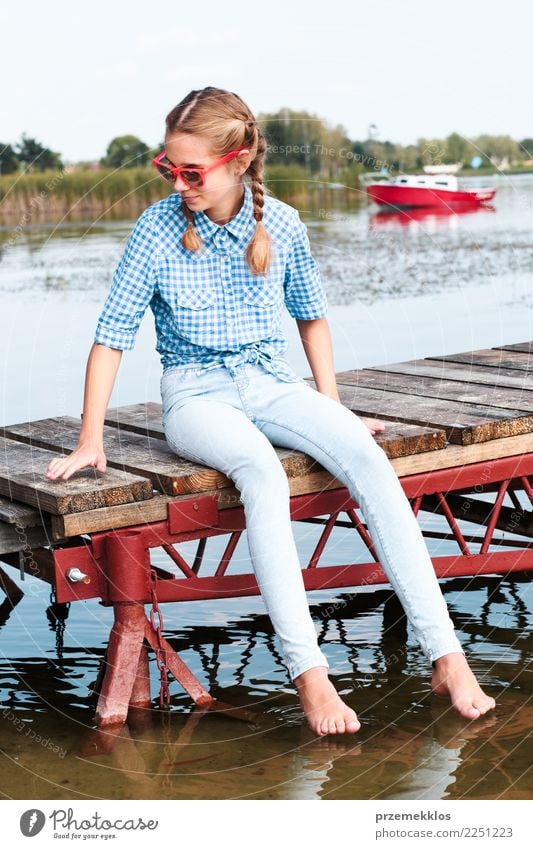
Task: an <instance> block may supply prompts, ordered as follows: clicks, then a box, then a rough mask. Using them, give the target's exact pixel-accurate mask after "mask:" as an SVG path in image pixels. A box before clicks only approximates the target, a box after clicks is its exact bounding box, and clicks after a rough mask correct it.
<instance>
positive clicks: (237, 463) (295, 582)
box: [165, 398, 359, 733]
mask: <svg viewBox="0 0 533 849" xmlns="http://www.w3.org/2000/svg"><path fill="white" fill-rule="evenodd" d="M165 435H166V439H167V442H168V444H169V446H170V447H171V448H172V449H173V450H174V451H175V452H176V453H177V454H179V455H180V456H181V457H184V458H186V459H189V460H193V461H196V462H200V463H203V464H205V465H207V466H210V467H211V468H216V469H219V470H220V471H222V472H224V474H226V475H227V476H228V477H229V478H231V479H232V480H233V481H234V482H235V485H236V486H237V488H238V489H239V490H240V494H241V500H242V502H243V505H244V511H245V516H246V531H247V539H248V545H249V549H250V555H251V559H252V563H253V567H254V571H255V575H256V578H257V582H258V584H259V588H260V590H261V594H262V596H263V599H264V602H265V606H266V609H267V611H268V614H269V616H270V619H271V621H272V625H273V627H274V630H275V631H276V633H277V635H278V637H279V639H280V641H281V647H282V651H283V655H284V658H285V662H286V663H287V666H288V669H289V674H290V676H291V679H294V678H296V677H297V676H299V675H301V673H303V672H305V671H308V670H313V674H314V676H315V677H316V678H317V679H321V680H322V681H325V682H326V684H325V685H324V684H322V688H324V686H327V688H328V692H329V697H328V707H327V709H326V710H324V707H323V705H321V708H320V712H319V713H318V714H317V713H315V714H314V715H312V712H313V705H311V704H310V703H307V702H305V703H304V701H303V700H302V705H303V707H304V710H306V706H307V710H306V715H307V719H308V721H309V723H310V725H311V727H312V728H314V730H316V731H317V733H321V732H320V729H319V727H318V726H319V723H321V722H322V721H323V720H324V717H326V718H327V720H328V723H329V721H330V720H331V717H332V716H334V717H335V719H334V720H331V721H332V729H331V730H332V731H335V730H337V726H338V730H341V731H345V730H349V731H357V730H358V728H359V722H358V721H357V718H356V715H355V713H354V712H353V711H352V710H351V709H350V708H348V707H347V706H346V705H345V704H344V702H342V701H341V699H340V698H339V696H338V695H337V693H336V691H335V690H334V688H333V686H332V685H331V684H330V683H329V680H328V678H327V668H328V666H329V665H328V662H327V660H326V658H325V656H324V655H323V653H322V651H321V650H320V648H319V646H318V642H317V634H316V630H315V626H314V623H313V620H312V618H311V615H310V612H309V606H308V603H307V598H306V594H305V588H304V584H303V578H302V572H301V566H300V561H299V558H298V552H297V549H296V544H295V541H294V536H293V533H292V526H291V519H290V502H289V485H288V481H287V476H286V474H285V471H284V469H283V466H282V465H281V463H280V462H279V459H278V456H277V454H276V452H275V450H274V448H273V446H272V444H271V443H270V442H269V440H268V439H267V438H266V436H264V435H263V434H262V433H261V432H260V431H259V430H258V428H257V427H255V425H254V424H252V422H251V421H250V420H249V419H248V418H247V416H246V414H245V413H244V412H243V411H241V410H239V409H235V408H234V407H233V406H231V405H230V404H228V403H221V402H218V401H214V400H205V399H202V398H195V399H193V400H188V401H186V402H185V403H184V404H182V406H181V407H180V409H179V410H175V411H173V412H170V413H169V414H168V415H167V416H166V418H165ZM319 667H322V669H320V668H319Z"/></svg>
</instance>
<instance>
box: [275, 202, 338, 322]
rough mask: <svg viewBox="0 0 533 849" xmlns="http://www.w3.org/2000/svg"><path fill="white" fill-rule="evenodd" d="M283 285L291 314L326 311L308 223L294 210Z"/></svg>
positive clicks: (305, 316) (304, 315) (304, 316)
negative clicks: (291, 235)
mask: <svg viewBox="0 0 533 849" xmlns="http://www.w3.org/2000/svg"><path fill="white" fill-rule="evenodd" d="M284 286H285V306H286V307H287V310H288V312H289V314H290V315H291V316H292V317H293V318H296V319H301V320H304V321H306V320H311V319H314V318H323V317H324V316H325V315H326V313H327V310H328V302H327V297H326V293H325V291H324V288H323V285H322V278H321V274H320V269H319V268H318V265H317V264H316V262H315V259H314V257H313V255H312V253H311V246H310V244H309V236H308V235H307V227H306V226H305V224H304V223H303V221H302V220H301V218H300V214H299V212H298V211H297V210H295V217H294V230H293V237H292V248H291V251H290V254H289V257H288V262H287V267H286V272H285V283H284Z"/></svg>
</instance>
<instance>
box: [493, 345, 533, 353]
mask: <svg viewBox="0 0 533 849" xmlns="http://www.w3.org/2000/svg"><path fill="white" fill-rule="evenodd" d="M493 350H494V351H519V352H521V353H523V354H533V342H515V343H514V345H496V346H494V348H493Z"/></svg>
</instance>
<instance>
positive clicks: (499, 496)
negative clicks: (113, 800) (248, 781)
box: [54, 453, 533, 725]
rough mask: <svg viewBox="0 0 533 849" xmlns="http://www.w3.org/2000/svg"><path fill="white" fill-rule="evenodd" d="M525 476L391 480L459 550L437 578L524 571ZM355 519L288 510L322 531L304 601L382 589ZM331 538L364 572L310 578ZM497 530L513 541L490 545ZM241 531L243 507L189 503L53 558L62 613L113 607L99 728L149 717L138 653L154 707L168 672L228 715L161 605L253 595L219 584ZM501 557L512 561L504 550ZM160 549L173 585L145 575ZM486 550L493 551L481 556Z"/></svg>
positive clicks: (318, 510) (248, 589)
mask: <svg viewBox="0 0 533 849" xmlns="http://www.w3.org/2000/svg"><path fill="white" fill-rule="evenodd" d="M531 474H533V453H530V454H523V455H520V456H515V457H508V458H501V459H497V460H491V461H487V462H485V463H479V464H472V465H469V466H462V467H457V468H452V469H443V470H438V471H435V472H428V473H424V474H417V475H411V476H408V477H403V478H401V479H400V480H401V484H402V486H403V488H404V491H405V493H406V496H407V497H408V498H409V500H410V502H411V506H412V509H413V512H414V513H415V515H417V516H418V515H420V511H422V513H423V512H426V511H428V510H429V511H430V512H437V513H438V514H439V515H441V516H442V517H444V518H445V519H446V521H447V523H448V526H449V528H450V532H449V533H442V532H440V531H439V532H437V531H432V532H424V531H423V532H424V533H425V536H426V537H428V538H440V539H449V540H454V541H455V542H456V543H457V546H458V551H457V553H456V554H450V555H445V556H439V557H433V558H432V562H433V566H434V568H435V572H436V574H437V576H438V577H456V576H467V575H468V576H469V575H475V574H486V573H509V572H513V571H521V570H526V569H533V510H526V509H525V508H523V507H522V504H521V502H520V500H519V498H518V495H517V493H519V492H523V493H524V497H525V498H526V500H527V499H529V502H530V503H531V505H532V506H533V488H532V487H531V484H530V481H529V476H530V475H531ZM484 487H486V491H487V492H495V493H496V496H495V500H494V503H491V502H488V501H486V500H483V499H479V498H478V496H479V495H480V494H486V491H485V489H484ZM454 490H455V493H454ZM511 493H512V496H511ZM506 494H509V498H510V501H511V504H512V505H513V506H512V509H511V508H509V507H504V504H503V503H504V500H505V495H506ZM384 498H386V493H384ZM358 509H359V508H358V505H357V503H356V502H355V501H354V500H353V499H351V497H350V496H349V493H348V492H347V490H346V489H344V488H339V489H335V490H325V491H323V492H320V493H313V494H309V495H300V496H293V497H292V498H291V516H292V519H293V520H294V521H313V522H316V523H320V524H323V525H324V529H323V531H322V533H321V535H320V538H319V541H318V543H317V545H316V547H315V549H314V551H313V553H312V555H311V557H310V560H309V563H308V564H307V566H306V567H305V568H304V569H303V578H304V584H305V586H306V588H307V589H308V590H311V589H312V590H315V589H332V588H346V587H354V586H360V585H374V584H383V583H387V578H386V576H385V574H384V572H383V570H382V568H381V565H380V564H379V561H378V558H377V555H376V552H375V548H374V546H373V543H372V540H371V538H370V534H369V531H368V528H367V527H366V525H365V524H364V523H363V522H362V521H361V519H360V518H359V516H358V515H357V512H356V510H358ZM342 513H345V514H346V515H347V517H348V521H343V520H341V519H340V518H339V516H340V514H342ZM317 517H327V518H317ZM459 521H467V522H469V523H471V522H474V523H475V524H477V525H478V526H479V527H483V528H484V534H483V536H482V537H479V536H468V537H467V535H466V534H465V533H464V531H462V530H461V528H460V527H459ZM337 526H342V527H353V528H354V530H355V531H356V532H357V534H358V536H359V538H360V539H361V540H362V541H363V543H364V544H365V545H366V548H367V550H368V552H369V555H370V556H371V558H372V560H371V561H368V562H365V563H351V564H344V565H338V566H319V561H320V558H321V556H322V554H323V552H324V549H325V546H326V544H327V542H328V540H329V539H330V537H331V534H332V532H333V530H334V528H335V527H337ZM496 529H498V530H500V531H504V532H506V531H507V532H508V533H511V534H512V535H513V536H514V537H516V536H519V537H520V538H519V539H516V538H515V539H512V540H511V539H505V538H495V536H494V534H495V531H496ZM244 530H245V517H244V509H243V507H242V506H239V507H235V508H230V509H227V510H222V511H219V510H218V505H217V499H216V497H215V496H211V495H207V496H194V497H191V499H187V500H180V501H179V502H172V501H171V502H169V506H168V518H167V521H159V522H151V523H147V524H144V525H135V526H132V527H129V528H125V529H123V530H119V531H108V532H103V533H98V534H93V536H92V539H91V544H90V545H86V546H79V547H76V546H75V547H68V548H65V549H61V548H58V549H56V550H55V551H54V565H55V588H56V596H57V600H58V601H59V602H65V601H74V600H77V599H82V598H100V599H101V600H102V602H103V603H104V604H112V605H113V606H114V611H115V624H114V626H113V629H112V632H111V637H110V642H109V648H108V651H107V654H106V660H105V670H106V672H105V675H104V677H103V683H102V687H101V692H100V698H99V702H98V707H97V721H98V724H99V725H107V724H113V723H116V722H123V721H124V720H125V718H126V715H127V711H128V709H129V707H133V706H136V705H146V703H147V701H148V700H149V688H147V658H146V645H149V646H150V647H151V648H152V649H153V650H154V651H155V653H156V658H157V662H158V668H159V670H160V672H161V675H162V689H161V694H162V695H161V704H163V702H165V701H166V702H168V693H167V689H166V686H167V685H166V672H167V670H169V671H170V672H172V674H173V675H174V677H175V678H176V679H177V680H178V681H179V682H180V684H181V685H182V687H183V688H184V689H185V690H186V692H187V693H188V694H189V695H190V696H191V698H192V699H193V700H194V701H195V702H196V704H198V705H201V706H203V707H207V708H208V709H225V710H229V708H228V707H227V706H221V705H220V703H215V700H214V699H213V698H212V697H211V695H210V694H209V693H208V692H207V691H206V690H205V689H204V688H203V687H202V685H201V684H200V682H199V681H198V680H197V679H196V677H195V676H194V675H193V673H192V672H191V670H190V669H188V667H187V666H186V665H185V664H184V663H183V661H182V660H181V658H179V656H178V655H177V654H176V652H174V650H173V649H172V647H171V646H170V644H169V643H168V641H166V640H165V639H164V638H163V635H162V630H163V627H162V617H161V616H160V611H159V603H163V602H171V601H184V600H187V601H190V600H200V599H201V600H206V599H215V598H228V597H234V596H247V595H257V594H259V588H258V586H257V582H256V580H255V576H254V575H253V572H249V573H246V574H242V573H240V574H231V573H229V572H228V567H229V565H230V563H231V558H232V556H233V554H234V552H235V548H236V546H237V543H238V541H239V538H240V536H241V534H242V532H243V531H244ZM221 534H227V535H229V541H228V543H227V545H226V547H225V549H224V553H223V555H222V557H221V559H220V562H219V565H218V567H217V569H216V571H215V574H214V575H213V574H210V575H205V574H202V567H203V554H204V546H205V542H206V540H207V539H208V538H209V537H211V536H217V535H221ZM191 540H199V546H198V549H197V552H196V555H195V558H194V562H193V564H192V565H189V564H188V563H187V561H186V559H185V558H184V557H183V555H182V554H180V553H179V552H178V551H177V550H176V549H175V548H174V546H175V545H176V544H179V543H181V542H188V541H191ZM478 543H479V550H478V551H477V552H472V549H471V546H472V544H478ZM503 546H506V547H507V548H508V549H509V548H510V549H511V550H503ZM159 547H162V548H163V549H164V550H165V551H166V552H167V554H168V555H169V556H170V558H171V560H172V561H173V563H174V564H175V565H176V566H177V569H178V573H179V574H172V573H169V572H165V571H164V570H155V569H154V568H153V567H152V565H151V563H150V556H149V551H150V549H151V548H159ZM489 548H492V550H490V551H489ZM72 567H77V568H78V569H79V570H80V571H81V572H83V573H84V574H86V575H87V576H88V577H89V580H90V583H88V584H87V583H81V582H77V583H73V582H72V581H70V580H69V578H68V573H69V570H70V569H72ZM145 604H151V605H152V610H151V613H150V616H149V617H147V616H146V614H145V612H144V605H145ZM164 694H167V695H164ZM234 712H235V711H234Z"/></svg>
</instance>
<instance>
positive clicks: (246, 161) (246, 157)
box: [235, 150, 252, 176]
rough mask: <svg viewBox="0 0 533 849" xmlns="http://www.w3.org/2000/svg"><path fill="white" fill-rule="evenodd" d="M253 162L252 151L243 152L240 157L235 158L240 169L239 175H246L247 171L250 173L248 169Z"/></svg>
mask: <svg viewBox="0 0 533 849" xmlns="http://www.w3.org/2000/svg"><path fill="white" fill-rule="evenodd" d="M251 161H252V155H251V153H250V151H249V150H241V152H240V153H239V154H238V156H236V157H235V162H236V163H237V167H238V172H237V173H238V174H239V175H241V176H242V174H245V173H246V171H248V168H249V167H250V163H251Z"/></svg>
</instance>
